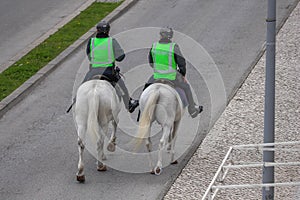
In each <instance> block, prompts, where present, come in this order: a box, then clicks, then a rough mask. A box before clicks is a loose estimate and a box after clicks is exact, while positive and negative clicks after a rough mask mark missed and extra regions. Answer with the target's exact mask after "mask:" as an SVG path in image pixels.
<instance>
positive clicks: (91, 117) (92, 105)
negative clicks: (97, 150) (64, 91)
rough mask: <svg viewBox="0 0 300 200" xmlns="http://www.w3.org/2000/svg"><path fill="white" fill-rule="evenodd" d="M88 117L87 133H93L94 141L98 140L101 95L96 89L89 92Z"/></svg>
mask: <svg viewBox="0 0 300 200" xmlns="http://www.w3.org/2000/svg"><path fill="white" fill-rule="evenodd" d="M87 96H88V98H87V99H88V118H87V133H88V134H91V137H92V141H96V142H97V140H98V137H99V135H98V130H99V122H98V112H99V104H100V95H98V94H97V91H96V89H94V90H91V91H90V92H89V93H88V95H87Z"/></svg>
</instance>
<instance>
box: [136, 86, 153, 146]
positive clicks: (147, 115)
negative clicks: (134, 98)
mask: <svg viewBox="0 0 300 200" xmlns="http://www.w3.org/2000/svg"><path fill="white" fill-rule="evenodd" d="M158 99H159V91H158V90H154V91H153V92H152V93H150V95H149V98H148V100H147V103H146V105H145V108H144V111H143V112H142V117H141V119H140V124H139V128H138V134H137V142H136V146H135V149H136V150H137V149H138V148H139V147H140V146H141V143H142V141H143V139H144V138H145V137H146V135H147V133H149V130H150V126H151V120H152V117H153V114H154V111H155V108H156V104H157V101H158Z"/></svg>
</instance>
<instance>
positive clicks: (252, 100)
mask: <svg viewBox="0 0 300 200" xmlns="http://www.w3.org/2000/svg"><path fill="white" fill-rule="evenodd" d="M299 19H300V4H298V6H297V7H296V9H295V10H294V11H293V13H292V14H291V16H290V17H289V19H288V20H287V22H286V24H285V25H284V26H283V28H282V29H281V30H280V32H279V34H278V35H277V43H276V44H277V47H276V48H277V54H276V58H277V61H276V119H275V123H276V128H275V134H276V139H275V141H276V142H290V141H300V120H299V119H300V118H299V116H300V101H299V99H300V81H299V74H300V34H299V31H300V23H299ZM264 68H265V55H263V57H262V58H261V59H260V61H259V62H258V63H257V65H256V66H255V68H254V69H253V71H252V72H251V74H250V75H249V77H248V78H247V80H246V81H245V83H244V84H243V86H242V87H241V88H240V89H239V91H238V93H237V94H236V96H235V97H234V98H233V99H232V100H231V102H230V104H229V105H228V106H227V108H226V110H225V112H224V113H223V114H222V116H221V117H220V118H219V120H218V121H217V122H216V124H215V125H214V127H213V129H212V130H211V131H210V132H209V134H208V135H207V136H206V138H205V139H204V141H203V143H202V144H201V145H200V147H199V148H198V150H197V151H196V152H195V154H194V156H193V157H192V159H191V160H190V161H189V163H188V164H187V166H186V167H185V168H184V169H183V171H182V173H181V175H180V176H179V177H178V179H177V180H176V182H175V183H174V184H173V186H172V187H171V189H170V190H169V192H168V194H167V195H166V197H165V200H171V199H172V200H174V199H201V198H202V196H203V195H204V193H205V191H206V189H207V187H208V185H209V184H210V181H211V180H212V178H213V176H214V175H215V173H216V171H217V169H218V166H219V165H220V164H221V161H222V160H223V158H224V156H225V154H226V152H227V151H228V149H229V146H231V145H239V144H256V143H262V142H263V118H264V116H263V114H264V78H265V74H264ZM296 148H298V151H297V152H294V153H292V152H289V153H282V152H280V153H279V152H277V153H276V154H275V160H276V161H277V162H283V161H285V162H288V161H289V162H300V154H299V150H300V146H299V145H298V146H296ZM234 155H235V158H239V159H241V158H242V159H243V160H247V159H248V160H249V159H252V161H254V160H255V161H257V162H259V161H261V152H259V153H257V152H253V151H252V152H251V151H248V152H247V153H246V154H245V153H241V152H239V154H234ZM275 169H276V170H275V182H290V181H293V182H300V166H296V167H285V168H283V167H282V168H280V167H278V168H275ZM261 174H262V172H261V170H258V169H251V170H249V169H247V171H245V170H237V171H235V173H229V174H228V176H227V177H228V179H227V181H226V183H227V184H239V183H261ZM297 190H298V192H297ZM299 191H300V187H298V188H297V187H278V188H276V189H275V199H276V200H289V199H290V200H296V199H300V192H299ZM245 197H246V198H245ZM216 199H220V200H225V199H230V200H235V199H237V200H238V199H247V200H250V199H253V200H255V199H261V189H251V190H238V189H235V190H227V191H225V192H221V193H220V195H218V196H217V198H216Z"/></svg>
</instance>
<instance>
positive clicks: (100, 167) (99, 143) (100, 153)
mask: <svg viewBox="0 0 300 200" xmlns="http://www.w3.org/2000/svg"><path fill="white" fill-rule="evenodd" d="M107 131H108V127H106V126H105V127H104V128H103V132H104V133H105V134H106V133H107ZM103 146H104V135H103V134H101V131H100V134H99V139H98V141H97V153H98V158H97V170H98V171H106V170H107V168H106V165H105V164H104V163H103V162H102V161H103V160H106V156H105V155H104V149H103Z"/></svg>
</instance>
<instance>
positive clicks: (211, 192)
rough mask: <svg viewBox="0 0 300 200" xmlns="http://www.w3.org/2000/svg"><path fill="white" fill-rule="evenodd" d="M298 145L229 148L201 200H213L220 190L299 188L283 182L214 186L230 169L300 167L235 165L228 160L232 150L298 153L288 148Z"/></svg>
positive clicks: (279, 164)
mask: <svg viewBox="0 0 300 200" xmlns="http://www.w3.org/2000/svg"><path fill="white" fill-rule="evenodd" d="M293 145H300V141H295V142H278V143H263V144H248V145H235V146H231V147H229V150H228V152H227V154H226V155H225V157H224V159H223V161H222V163H221V165H220V166H219V168H218V170H217V172H216V174H215V176H214V177H213V179H212V181H211V183H210V184H209V186H208V188H207V190H206V192H205V194H204V196H203V197H202V200H206V199H209V200H213V199H214V198H215V197H216V195H217V193H218V192H219V190H221V189H239V188H257V187H260V188H263V187H265V188H268V187H276V186H277V187H282V186H300V182H284V183H260V184H241V185H216V182H219V183H223V182H224V180H225V178H226V175H227V173H228V171H229V170H230V169H240V168H253V167H275V166H277V167H278V166H280V167H286V166H298V165H299V166H300V162H284V163H276V162H245V163H242V164H241V163H239V164H237V165H235V164H234V162H233V161H232V160H231V159H229V157H230V155H231V153H232V152H233V150H249V149H256V150H262V151H275V150H278V149H279V148H280V147H281V148H280V150H281V151H298V152H300V148H293V149H292V148H291V147H289V146H293ZM227 161H229V164H228V165H225V164H226V162H227Z"/></svg>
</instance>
